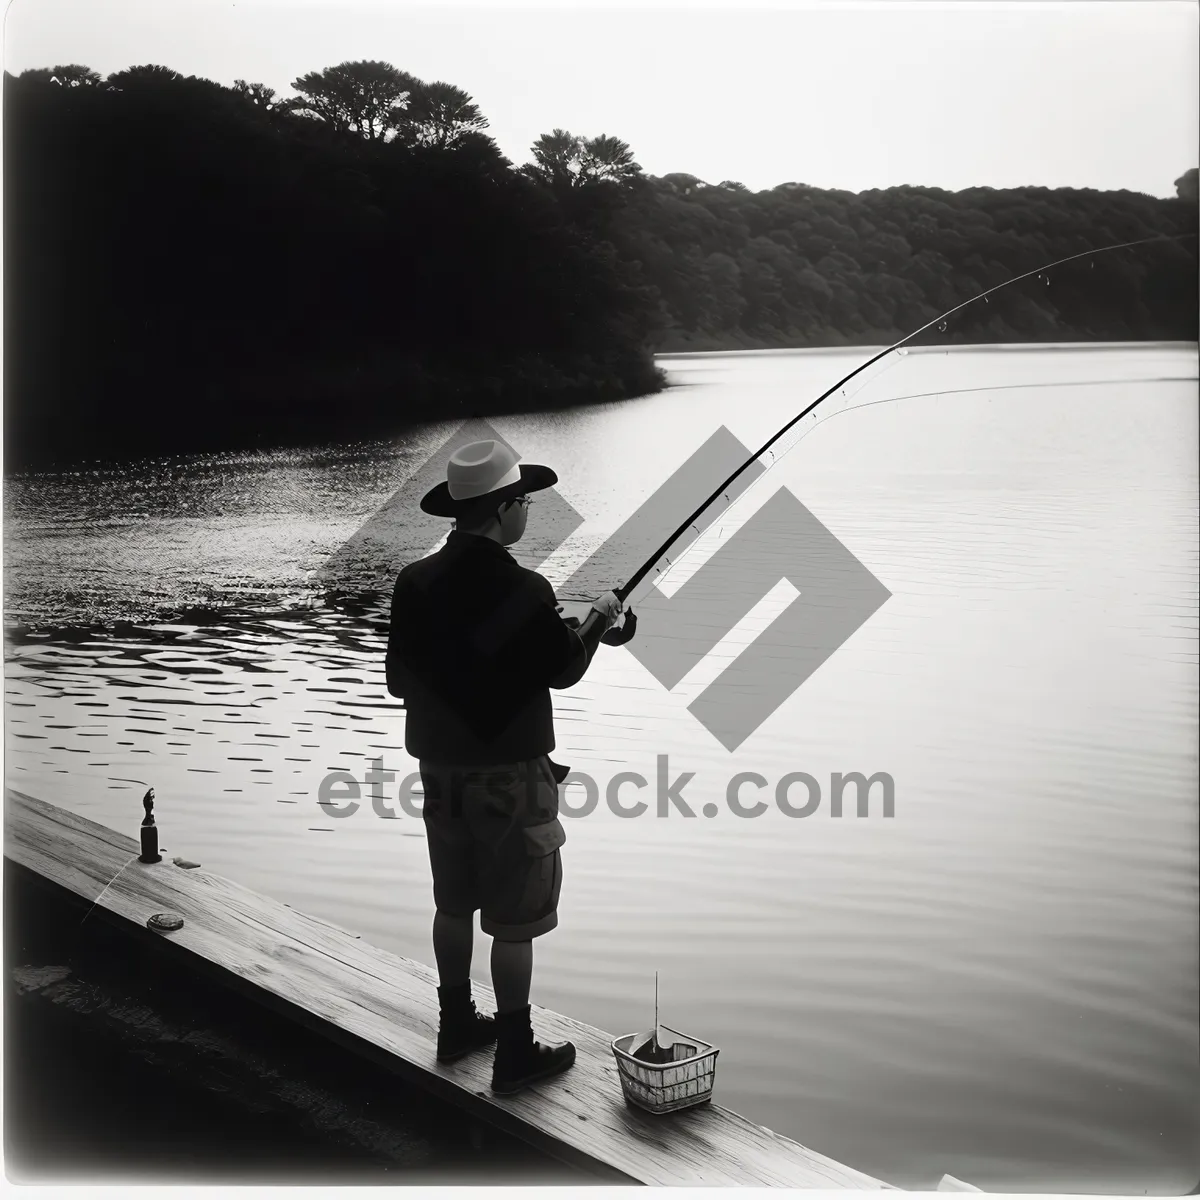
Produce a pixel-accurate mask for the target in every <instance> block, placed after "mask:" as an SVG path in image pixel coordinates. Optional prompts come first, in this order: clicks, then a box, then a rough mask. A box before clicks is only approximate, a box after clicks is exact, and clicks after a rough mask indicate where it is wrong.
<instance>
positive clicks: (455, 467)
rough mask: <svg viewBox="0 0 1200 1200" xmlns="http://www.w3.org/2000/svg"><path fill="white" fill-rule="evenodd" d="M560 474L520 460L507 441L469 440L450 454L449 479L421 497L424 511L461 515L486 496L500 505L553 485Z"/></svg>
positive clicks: (447, 474)
mask: <svg viewBox="0 0 1200 1200" xmlns="http://www.w3.org/2000/svg"><path fill="white" fill-rule="evenodd" d="M557 482H558V476H557V475H556V474H555V473H554V472H553V471H552V470H551V469H550V468H549V467H543V466H539V465H538V464H536V463H519V462H517V456H516V454H514V453H513V451H512V450H511V449H510V448H509V447H508V446H506V445H505V444H504V443H503V442H497V441H492V440H488V441H484V442H469V443H468V444H467V445H465V446H460V447H459V448H458V449H457V450H455V451H454V453H453V454H451V455H450V461H449V462H448V463H447V464H446V480H445V482H444V483H439V484H438V485H437V487H435V488H432V489H431V490H430V491H428V492H426V493H425V495H424V496H422V497H421V510H422V512H427V513H430V514H432V515H433V516H435V517H457V516H458V515H459V513H460V512H462V510H463V508H465V507H466V506H467V505H468V504H473V503H474V502H475V501H477V500H479V499H480V498H481V497H483V496H487V497H488V499H489V500H490V499H494V500H495V501H496V503H497V504H503V503H504V501H505V500H511V499H513V498H514V497H516V496H523V495H525V493H526V492H540V491H543V490H544V489H546V488H549V487H553V486H554V485H555V484H556V483H557Z"/></svg>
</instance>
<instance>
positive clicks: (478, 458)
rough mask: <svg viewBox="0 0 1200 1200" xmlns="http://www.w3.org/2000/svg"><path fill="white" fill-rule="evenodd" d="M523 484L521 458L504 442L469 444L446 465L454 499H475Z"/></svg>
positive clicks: (447, 485)
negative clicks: (513, 485)
mask: <svg viewBox="0 0 1200 1200" xmlns="http://www.w3.org/2000/svg"><path fill="white" fill-rule="evenodd" d="M520 482H521V468H520V465H519V464H518V462H517V456H516V454H515V453H514V452H513V451H512V450H511V449H510V448H509V447H508V446H506V445H505V444H504V443H503V442H497V441H494V440H490V439H489V440H488V441H484V442H469V443H468V444H467V445H465V446H460V447H459V448H458V449H457V450H455V451H454V453H453V454H451V455H450V461H449V462H448V463H447V464H446V488H447V490H448V491H449V492H450V496H451V499H454V500H474V499H476V498H477V497H479V496H486V495H487V494H488V493H489V492H495V491H499V490H500V488H505V487H508V486H510V485H511V484H514V483H520Z"/></svg>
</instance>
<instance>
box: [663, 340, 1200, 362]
mask: <svg viewBox="0 0 1200 1200" xmlns="http://www.w3.org/2000/svg"><path fill="white" fill-rule="evenodd" d="M893 344H894V343H891V342H888V343H884V342H878V343H876V344H874V345H862V346H766V347H755V348H754V349H744V348H742V347H729V348H728V349H724V350H658V351H656V352H655V355H654V357H655V359H660V358H712V357H715V356H716V355H733V354H736V355H738V356H739V357H747V356H749V355H752V354H761V355H768V354H811V355H820V354H855V353H858V354H872V353H878V352H879V351H880V350H885V349H887V347H888V346H889V345H893ZM1150 347H1154V348H1155V349H1159V350H1187V349H1188V348H1189V347H1195V348H1196V349H1197V350H1200V340H1193V341H1186V342H1181V341H1160V340H1150V341H1144V342H971V343H967V344H964V345H961V346H956V345H947V346H906V347H905V349H906V350H908V352H909V353H910V354H942V353H944V352H945V351H947V350H953V351H954V352H955V353H956V354H982V353H988V352H990V351H993V350H1019V351H1023V352H1027V351H1032V350H1040V351H1055V350H1141V349H1146V348H1150Z"/></svg>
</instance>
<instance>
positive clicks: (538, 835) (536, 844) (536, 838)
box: [524, 817, 567, 858]
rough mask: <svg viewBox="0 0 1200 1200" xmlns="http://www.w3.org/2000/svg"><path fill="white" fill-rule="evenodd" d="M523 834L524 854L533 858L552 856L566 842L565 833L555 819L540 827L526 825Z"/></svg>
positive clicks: (561, 825)
mask: <svg viewBox="0 0 1200 1200" xmlns="http://www.w3.org/2000/svg"><path fill="white" fill-rule="evenodd" d="M524 832H525V850H526V853H528V854H529V855H531V856H532V857H533V858H542V857H543V856H545V855H547V854H553V853H554V851H555V850H557V849H558V848H559V847H560V846H561V845H563V844H564V843H565V842H566V840H567V831H566V830H565V829H564V828H563V823H562V822H561V821H560V820H559V819H558V818H557V817H555V818H554V820H553V821H545V822H543V823H542V824H541V825H526V826H525V830H524Z"/></svg>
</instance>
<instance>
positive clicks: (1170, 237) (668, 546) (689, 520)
mask: <svg viewBox="0 0 1200 1200" xmlns="http://www.w3.org/2000/svg"><path fill="white" fill-rule="evenodd" d="M1195 236H1196V234H1193V233H1185V234H1157V235H1155V236H1154V237H1148V238H1138V239H1137V240H1135V241H1132V242H1120V243H1117V244H1116V245H1112V246H1101V247H1099V248H1096V249H1092V250H1081V251H1079V252H1078V253H1076V254H1068V255H1066V256H1065V257H1063V258H1059V259H1055V260H1054V261H1053V262H1050V263H1047V264H1046V265H1045V266H1041V267H1036V268H1034V269H1033V270H1031V271H1026V272H1025V273H1024V274H1022V275H1015V276H1013V278H1012V279H1006V280H1005V281H1004V282H1003V283H998V284H996V285H994V286H993V287H990V288H987V289H986V290H985V291H982V292H979V293H978V294H977V295H975V296H972V297H970V298H969V299H967V300H964V301H962V302H961V303H960V304H956V305H955V306H954V307H953V308H949V309H947V310H946V311H945V312H944V313H941V314H939V315H938V316H936V317H934V318H933V319H932V320H930V321H926V322H925V324H924V325H922V326H920V328H918V329H914V330H913V331H912V333H910V334H908V335H906V336H905V337H903V338H901V339H900V340H899V341H898V342H895V343H893V344H892V345H890V346H887V347H885V348H884V349H883V350H880V351H879V352H878V353H877V354H874V355H872V356H871V357H870V358H868V359H867V360H866V361H865V362H863V363H861V364H860V365H859V366H857V367H855V368H854V370H853V371H851V372H850V373H849V374H848V375H846V376H844V377H843V378H841V379H839V380H838V381H837V383H835V384H834V385H833V386H832V387H831V388H829V389H828V390H826V391H825V392H822V394H821V395H820V396H818V397H817V398H816V399H815V400H814V401H813V402H812V403H811V404H809V405H808V406H807V407H805V408H804V409H802V410H801V411H800V412H799V413H798V414H797V415H796V416H794V417H793V418H792V419H791V420H790V421H788V422H787V424H786V425H784V426H783V427H782V428H781V429H780V430H779V431H778V432H777V433H775V434H773V435H772V436H771V437H770V438H768V439H767V441H766V442H764V443H763V445H762V446H760V447H759V448H758V450H756V451H755V452H754V453H753V454H752V455H750V456H749V457H748V458H747V459H746V460H745V461H744V462H743V463H742V464H741V465H740V466H739V467H738V468H737V469H736V470H735V471H734V472H733V473H732V474H731V475H729V476H728V477H727V478H726V479H724V480H723V481H722V482H721V483H720V484H718V485H717V487H716V488H714V489H713V491H712V493H711V494H710V495H709V496H708V497H707V499H705V500H704V501H703V502H702V503H701V504H700V505H699V506H698V507H697V508H695V509H694V510H693V511H692V512H691V513H689V514H688V516H687V517H686V518H685V519H684V520H683V521H682V522H681V523H680V524H679V525H678V527H677V528H676V529H675V530H674V531H673V532H672V533H671V535H670V536H669V537H668V538H667V539H666V540H665V541H664V542H663V543H662V544H661V545H660V546H659V547H658V549H656V550H655V551H654V553H653V554H652V555H651V556H650V557H649V558H648V559H647V560H646V561H645V562H644V563H643V564H642V565H641V566H640V567H639V568H638V569H637V571H635V572H634V574H633V575H632V576H631V577H630V579H629V580H628V581H627V582H626V583H624V584H622V585H621V586H620V587H618V588H615V589H614V591H615V593H616V595H617V597H618V599H620V600H621V602H622V603H623V604H624V603H625V602H626V601H627V600H628V599H629V597H630V595H631V593H632V592H633V590H634V589H635V588H636V587H637V586H638V585H639V584H640V583H642V581H643V580H645V579H646V577H647V576H648V575H649V574H650V572H651V571H656V572H657V574H658V575H662V574H663V573H664V569H663V568H661V567H657V566H656V564H657V563H658V562H659V560H660V559H664V558H666V556H667V553H668V552H669V551H670V550H672V549H673V548H674V547H675V543H676V542H678V541H679V540H680V539H681V538H682V537H684V536H685V535H686V534H688V532H689V531H690V530H692V529H693V528H695V530H696V536H697V537H699V536H700V534H701V533H702V532H703V529H702V528H701V527H700V524H699V522H700V519H701V518H702V517H703V516H704V514H705V513H706V512H707V511H708V510H709V509H710V508H711V507H713V505H715V504H716V503H717V502H718V501H719V500H721V499H722V497H724V499H725V500H726V509H728V508H730V507H732V505H733V504H735V503H736V502H737V500H738V499H739V498H740V497H741V496H743V495H745V491H742V492H740V493H738V494H737V495H735V496H733V497H732V498H731V497H730V496H729V495H728V491H729V489H730V488H731V487H732V486H733V484H734V483H735V482H736V481H737V480H738V478H739V476H741V475H742V474H743V472H745V471H746V470H747V468H749V467H750V466H751V465H753V464H754V463H755V462H757V461H758V460H759V459H761V458H762V457H763V455H764V454H770V455H771V461H770V462H769V463H766V464H764V465H765V467H766V469H767V470H769V469H770V467H771V466H773V465H774V464H775V463H776V462H777V461H778V460H779V458H780V457H782V454H783V453H785V452H780V453H779V454H776V453H775V452H774V451H773V447H774V446H775V445H776V443H777V442H778V441H779V440H780V438H782V437H783V436H784V435H785V434H786V433H788V432H789V431H791V430H792V429H793V428H795V427H796V425H798V424H799V422H800V421H802V420H803V419H804V418H805V417H807V416H808V415H809V414H810V413H812V412H813V411H814V410H815V409H816V408H817V406H818V405H819V404H821V403H822V402H823V401H825V400H827V399H828V398H829V397H830V396H832V395H834V393H837V392H840V394H841V398H842V399H848V398H849V397H848V396H847V393H846V391H845V388H846V385H847V384H848V383H849V382H850V381H851V380H852V379H854V378H855V377H856V376H858V375H860V374H862V372H864V371H866V370H867V369H868V368H870V367H872V366H874V365H875V364H876V363H878V362H880V361H881V360H882V359H884V358H886V357H887V356H888V355H889V354H891V353H892V352H893V351H896V350H899V349H900V348H901V347H902V346H905V345H907V343H909V342H911V341H912V340H913V338H915V337H918V336H919V335H920V334H922V333H924V332H925V331H926V330H927V329H932V328H933V327H934V326H937V327H938V331H939V332H945V330H946V324H947V321H948V320H949V318H950V317H952V316H953V315H954V314H955V313H957V312H961V311H962V310H963V309H964V308H967V307H968V306H969V305H971V304H975V303H976V302H978V301H979V300H986V298H987V297H988V296H991V295H994V294H995V293H996V292H998V291H1000V290H1002V289H1003V288H1006V287H1010V286H1011V285H1012V284H1014V283H1020V282H1021V281H1022V280H1023V279H1031V278H1034V277H1035V276H1036V277H1040V276H1042V275H1044V274H1046V272H1048V271H1051V270H1054V269H1055V268H1056V267H1060V266H1062V265H1063V264H1064V263H1069V262H1075V261H1076V260H1078V259H1081V258H1089V257H1091V258H1094V257H1095V256H1096V255H1098V254H1106V253H1109V252H1111V251H1116V250H1128V249H1131V248H1132V247H1134V246H1145V245H1149V244H1150V243H1153V242H1178V241H1182V240H1183V239H1184V238H1192V237H1195ZM1046 282H1047V283H1049V279H1048V278H1047V281H1046ZM881 373H882V372H879V373H877V374H876V375H875V376H874V378H878V376H879V374H881ZM862 386H863V381H860V383H859V385H858V386H857V387H856V388H855V389H854V390H853V392H852V393H851V395H856V394H857V393H858V392H859V391H860V390H861V388H862ZM944 390H948V389H944ZM935 394H936V393H935ZM860 407H864V408H865V407H868V406H867V405H862V406H860ZM843 411H844V410H843ZM811 424H812V426H815V425H818V424H821V421H814V422H812V423H811ZM800 436H803V434H801V435H800ZM799 440H800V437H797V438H796V439H795V441H793V443H792V446H794V445H795V444H796V443H797V442H799ZM790 448H791V447H789V449H790ZM715 519H716V518H715V517H713V520H715ZM711 523H712V521H711V520H710V521H709V522H708V524H711ZM685 548H686V547H681V548H680V550H681V552H682V550H683V549H685ZM666 561H667V567H666V569H667V570H669V569H670V567H671V566H672V565H673V563H674V562H677V561H678V556H676V558H675V559H674V560H672V559H669V558H667V559H666Z"/></svg>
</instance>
